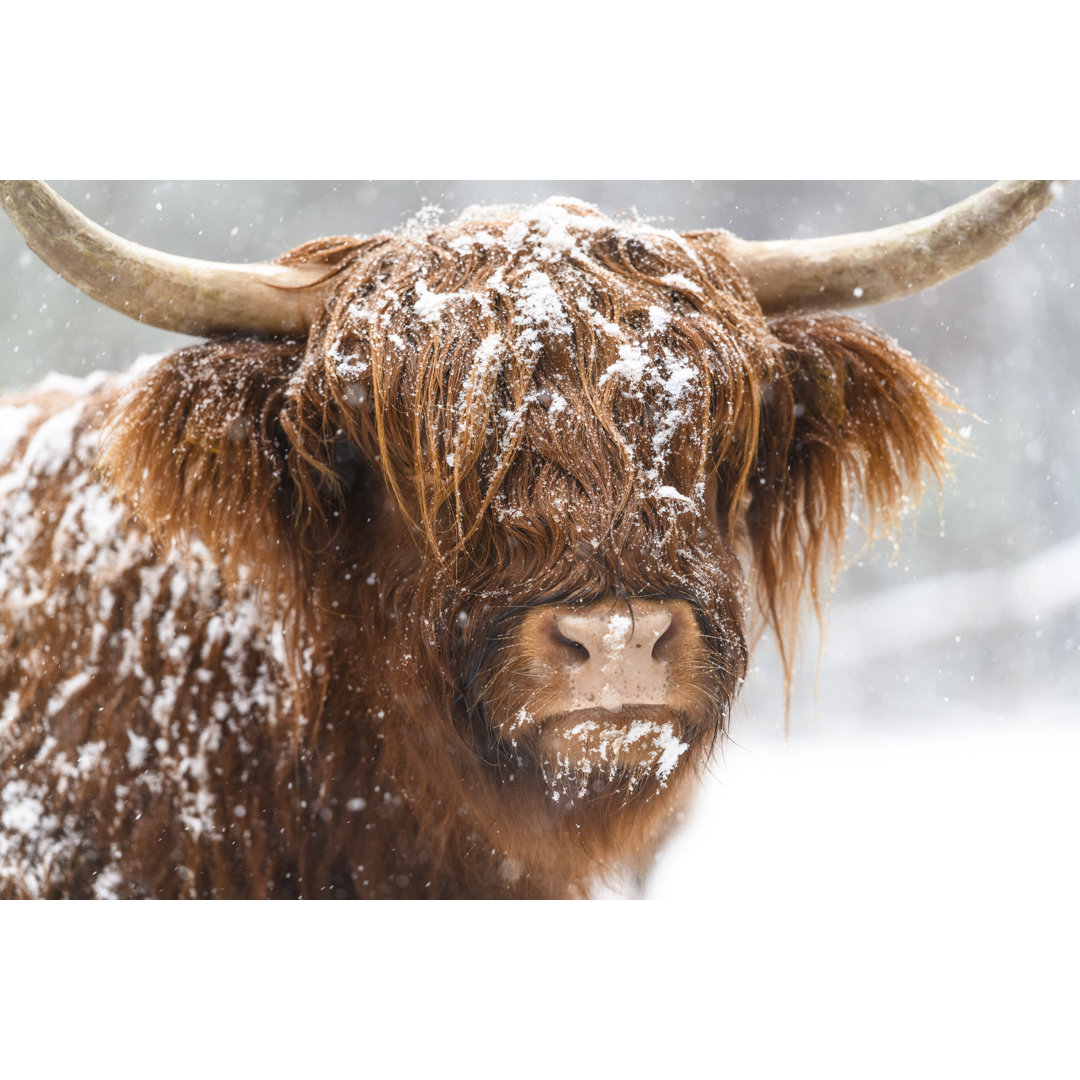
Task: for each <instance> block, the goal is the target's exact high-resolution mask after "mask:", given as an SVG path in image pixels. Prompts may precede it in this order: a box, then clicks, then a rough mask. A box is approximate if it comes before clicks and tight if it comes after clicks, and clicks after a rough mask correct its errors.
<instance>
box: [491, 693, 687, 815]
mask: <svg viewBox="0 0 1080 1080" xmlns="http://www.w3.org/2000/svg"><path fill="white" fill-rule="evenodd" d="M697 729H698V725H696V724H694V723H692V722H691V721H690V719H689V717H687V715H686V714H685V713H682V712H680V711H678V710H675V709H671V708H668V707H664V706H656V705H626V706H624V707H623V708H621V709H619V710H618V711H612V710H609V709H604V708H597V707H590V708H584V709H574V710H571V711H567V712H561V713H555V714H551V715H547V716H542V717H532V716H529V714H528V713H527V712H526V710H524V709H522V710H521V711H520V712H519V714H518V715H517V716H516V717H514V718H513V719H512V720H511V721H510V722H508V723H507V724H506V725H504V726H503V727H502V730H501V731H500V733H499V742H500V743H501V744H502V747H503V749H504V751H509V753H510V754H511V755H512V756H513V757H514V758H515V760H516V762H517V763H518V765H519V766H521V765H525V766H527V767H530V768H531V771H534V772H536V773H537V774H539V776H540V777H541V778H542V779H543V782H544V786H545V788H546V790H547V791H548V793H549V796H550V798H551V799H552V800H553V801H554V802H563V803H564V804H566V805H572V804H574V803H576V802H578V801H580V800H585V799H589V798H593V797H597V796H600V795H606V794H611V793H613V792H616V791H619V792H622V793H623V794H624V795H626V796H630V795H633V794H635V793H637V792H639V791H641V790H643V789H644V788H645V787H650V788H651V789H652V790H660V789H663V788H665V787H667V785H668V783H669V782H670V780H671V778H672V776H673V775H674V773H675V771H676V770H677V769H678V768H679V767H680V766H684V765H685V764H686V762H687V760H688V759H689V758H690V757H691V756H692V750H693V748H694V747H695V746H696V745H697V744H698V743H700V741H701V739H700V736H699V734H698V730H697Z"/></svg>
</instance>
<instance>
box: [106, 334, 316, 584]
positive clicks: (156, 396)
mask: <svg viewBox="0 0 1080 1080" xmlns="http://www.w3.org/2000/svg"><path fill="white" fill-rule="evenodd" d="M302 354H303V343H301V342H270V341H263V340H258V339H250V338H238V339H230V340H221V341H213V342H208V343H206V344H202V345H196V346H193V347H191V348H185V349H181V350H179V351H178V352H174V353H172V354H170V355H169V356H166V357H164V358H163V359H161V360H160V361H158V362H157V363H156V364H155V365H154V367H153V368H152V369H150V371H149V372H148V373H147V374H145V375H144V376H142V378H141V379H139V380H138V381H136V382H134V383H132V385H131V386H130V387H129V388H128V389H127V391H126V392H125V394H124V395H123V397H122V398H121V400H120V401H119V403H118V405H117V407H116V409H115V410H114V412H113V413H112V415H111V416H110V418H109V420H108V421H107V424H106V428H105V432H104V435H103V441H102V450H101V455H100V459H99V460H100V465H101V468H102V471H103V472H104V474H105V476H106V478H107V479H108V480H109V482H110V483H111V485H112V486H113V487H114V488H115V489H116V490H117V491H118V492H119V493H120V495H121V496H122V497H123V498H124V500H125V501H126V502H127V503H128V505H129V506H130V507H131V508H132V510H133V511H134V513H135V515H136V516H137V517H138V518H139V520H140V521H141V522H142V523H143V525H144V526H145V527H146V528H147V529H148V530H149V531H150V532H151V534H152V535H154V537H155V538H156V539H157V540H159V541H160V542H162V543H166V544H168V543H171V542H181V543H183V542H189V541H191V540H200V541H202V542H203V543H204V544H206V546H207V547H208V548H209V549H210V550H211V551H212V552H214V553H215V556H216V557H217V558H218V559H219V560H220V562H221V564H222V567H223V569H224V570H225V571H226V573H227V575H229V576H234V575H235V572H236V570H237V568H238V567H239V566H240V565H241V564H243V563H249V564H253V565H258V566H275V567H282V568H284V566H285V565H286V564H287V562H288V561H289V553H290V551H292V550H293V549H296V548H297V547H298V545H297V544H296V543H295V538H296V536H297V532H298V522H299V521H300V519H301V517H302V516H303V507H301V506H300V505H299V488H298V486H297V484H296V482H295V479H294V478H293V477H292V476H291V474H290V464H291V463H290V460H289V459H290V447H289V442H288V439H287V438H286V436H285V434H284V431H283V426H282V421H283V411H284V409H285V408H286V406H287V396H288V386H289V379H290V377H291V376H292V374H293V373H294V372H295V371H296V369H297V366H298V365H299V363H300V359H301V356H302Z"/></svg>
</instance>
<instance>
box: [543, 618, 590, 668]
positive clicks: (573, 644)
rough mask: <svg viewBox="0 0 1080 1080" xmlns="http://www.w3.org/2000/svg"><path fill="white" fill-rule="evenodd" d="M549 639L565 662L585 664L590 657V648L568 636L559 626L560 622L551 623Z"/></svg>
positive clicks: (557, 654) (555, 651) (556, 653)
mask: <svg viewBox="0 0 1080 1080" xmlns="http://www.w3.org/2000/svg"><path fill="white" fill-rule="evenodd" d="M548 641H549V642H550V644H551V646H552V649H553V651H554V653H555V655H556V656H558V657H559V658H560V659H562V660H563V661H564V662H567V663H571V664H583V663H585V661H586V660H588V659H589V650H588V649H586V648H585V646H584V645H582V644H581V642H580V641H575V640H574V639H573V638H572V637H567V636H566V634H564V633H563V632H562V631H561V630H560V629H559V627H558V624H556V623H554V622H553V623H552V624H551V632H550V634H549V635H548Z"/></svg>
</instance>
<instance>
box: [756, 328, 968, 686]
mask: <svg viewBox="0 0 1080 1080" xmlns="http://www.w3.org/2000/svg"><path fill="white" fill-rule="evenodd" d="M770 330H771V332H772V335H773V337H774V338H775V339H776V342H777V346H778V353H779V359H780V363H779V369H780V370H779V373H778V376H777V377H776V379H775V381H774V382H772V383H771V384H768V385H767V386H766V387H765V388H764V392H763V395H762V397H763V401H762V408H761V429H760V438H759V442H758V460H757V471H756V475H755V476H754V477H753V478H752V479H751V484H750V489H751V494H752V501H751V505H750V509H749V516H748V528H749V534H750V541H751V544H752V548H753V555H754V560H755V565H756V569H757V590H758V598H759V602H760V605H761V610H762V611H763V613H764V614H765V617H766V619H767V621H768V622H769V623H770V624H771V625H772V626H773V628H774V629H775V631H776V633H777V638H778V640H779V642H780V649H781V655H782V657H783V660H784V664H785V668H786V669H787V670H788V677H789V679H790V664H791V657H792V646H791V643H792V642H793V641H794V634H795V631H796V621H797V616H798V609H799V606H800V604H801V601H802V599H803V597H804V596H805V594H806V593H807V591H809V593H810V594H811V597H812V599H813V603H814V607H815V610H816V611H817V613H818V615H819V617H820V614H821V610H820V593H819V581H818V579H819V574H820V570H821V565H822V563H823V562H824V561H826V557H827V556H831V559H832V564H831V567H830V570H831V571H832V574H833V575H835V571H836V569H837V566H838V563H839V559H840V555H841V552H842V550H843V544H844V538H845V534H846V532H847V525H848V521H849V519H850V516H851V513H852V511H853V508H854V506H855V503H856V501H858V502H859V503H860V506H861V510H862V513H863V515H864V516H865V519H866V520H865V525H866V528H867V530H868V532H869V534H870V536H874V535H877V534H879V533H880V532H882V531H887V530H889V529H891V528H893V527H895V525H896V523H897V521H898V518H899V515H900V513H901V512H902V511H903V509H904V508H905V506H906V505H907V502H908V500H909V499H910V498H915V499H917V498H918V496H919V495H921V494H922V491H923V476H924V472H925V470H926V469H929V470H930V471H931V472H932V473H933V475H934V477H935V478H936V479H937V481H938V482H939V483H940V482H941V480H942V478H943V476H944V475H945V473H946V471H947V465H946V461H945V451H946V449H947V448H948V436H949V432H948V431H947V429H946V428H945V425H944V424H943V423H942V421H941V419H940V417H939V416H938V414H937V411H936V410H937V409H938V408H939V407H946V408H955V407H956V406H954V405H953V403H952V402H951V401H950V400H949V398H948V397H947V396H946V394H945V392H944V388H943V386H942V384H941V383H940V381H939V380H938V379H937V378H936V377H935V376H934V375H933V374H932V373H931V372H930V371H928V370H927V369H926V368H924V367H923V366H922V365H921V364H919V363H918V362H917V361H916V360H914V359H913V358H912V357H911V356H910V355H909V354H908V353H906V352H905V351H904V350H902V349H901V348H900V347H899V346H898V345H897V344H896V343H895V342H894V341H892V340H891V339H890V338H888V337H886V336H885V335H884V334H880V333H878V332H877V331H876V330H874V329H872V328H871V327H869V326H867V325H865V324H864V323H861V322H859V321H858V320H856V319H851V318H848V317H846V316H842V315H837V314H834V313H824V314H812V315H811V314H796V315H791V316H787V317H784V318H780V319H776V320H775V321H772V322H771V323H770ZM830 581H831V578H830Z"/></svg>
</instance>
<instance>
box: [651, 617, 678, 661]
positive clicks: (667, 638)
mask: <svg viewBox="0 0 1080 1080" xmlns="http://www.w3.org/2000/svg"><path fill="white" fill-rule="evenodd" d="M682 637H683V625H682V618H681V617H679V618H673V619H672V620H671V624H670V625H669V626H668V628H667V629H666V630H665V631H664V632H663V633H662V634H661V635H660V636H659V637H658V638H657V639H656V641H655V643H654V644H653V647H652V658H653V659H654V660H661V661H664V662H665V663H667V662H669V661H671V660H674V659H675V655H676V653H677V652H678V651H679V648H680V643H681V641H682Z"/></svg>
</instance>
